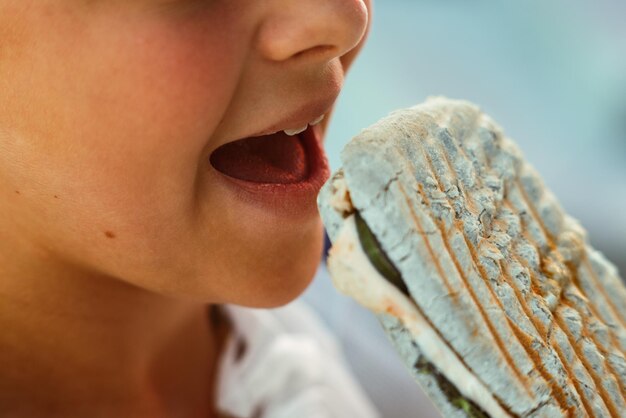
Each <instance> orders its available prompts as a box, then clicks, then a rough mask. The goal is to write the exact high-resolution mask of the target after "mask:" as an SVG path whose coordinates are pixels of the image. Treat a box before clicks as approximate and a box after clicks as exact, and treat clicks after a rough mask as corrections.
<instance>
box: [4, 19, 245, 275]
mask: <svg viewBox="0 0 626 418" xmlns="http://www.w3.org/2000/svg"><path fill="white" fill-rule="evenodd" d="M59 19H61V18H59ZM76 22H80V20H71V19H68V20H67V21H58V22H56V24H55V25H54V27H55V28H58V30H51V31H48V27H49V26H50V25H49V24H46V23H49V22H48V21H46V20H45V19H44V18H42V20H41V21H37V19H36V18H33V21H32V22H31V24H32V26H31V27H32V28H40V29H32V31H33V33H31V34H30V37H31V38H32V39H34V40H37V42H36V43H33V44H31V45H28V48H29V49H28V51H30V52H29V54H28V56H26V55H24V56H22V57H21V59H22V60H23V61H22V64H23V68H21V69H22V70H27V71H22V72H21V74H18V72H19V71H16V74H14V80H15V83H14V91H13V93H14V94H13V96H14V97H15V99H14V100H13V102H10V103H9V105H10V106H11V107H10V108H12V109H15V114H17V115H18V116H19V118H15V119H14V120H11V121H2V122H3V123H2V126H5V127H6V129H7V131H10V135H11V136H12V137H13V138H14V139H15V140H14V141H13V143H12V144H9V145H8V148H9V150H8V151H7V153H4V155H3V156H2V157H0V158H1V159H3V160H5V159H6V162H7V164H4V161H3V167H10V166H11V167H12V168H10V169H9V170H7V171H8V172H7V173H3V176H4V177H5V178H7V179H10V184H11V186H12V187H11V188H15V189H16V190H21V191H22V194H21V195H20V197H22V199H21V201H19V202H20V203H16V205H15V206H14V207H15V210H16V211H17V210H19V208H20V207H21V209H23V210H24V211H23V212H22V213H21V215H20V216H21V217H23V218H25V217H28V218H29V219H28V221H29V223H30V224H32V228H31V229H33V230H40V231H44V232H42V233H41V234H43V235H45V237H42V239H45V240H46V241H47V244H49V245H50V246H54V247H55V248H58V251H64V252H66V253H71V254H73V256H75V257H82V258H85V259H88V260H89V262H90V263H92V264H100V265H102V266H103V267H106V268H113V267H112V266H111V265H110V263H111V260H115V264H116V265H115V266H114V268H115V270H116V271H115V273H116V274H120V275H122V276H123V275H124V274H125V272H132V271H133V270H135V269H139V268H140V267H138V266H146V274H148V273H153V272H155V271H157V270H158V269H159V268H161V267H162V266H163V265H170V266H171V265H173V264H175V262H174V261H176V260H174V258H175V257H177V256H178V254H176V250H172V242H183V243H184V242H185V239H187V238H188V236H189V235H191V233H190V229H191V228H192V226H193V225H190V224H191V222H192V221H193V218H192V217H191V216H190V214H191V212H192V211H193V209H194V207H195V202H194V199H195V198H196V196H195V194H194V184H195V180H196V177H197V175H198V170H199V167H200V166H201V165H202V164H204V161H201V160H200V158H201V157H202V155H203V149H204V148H205V147H206V146H207V144H208V142H209V138H210V134H211V132H212V131H213V129H214V128H215V126H216V125H217V123H218V121H219V120H220V118H221V116H222V113H223V112H224V111H225V109H226V108H227V106H228V102H229V97H230V96H231V95H232V92H233V89H234V88H235V86H236V79H237V75H238V72H239V66H240V65H241V62H242V61H243V54H244V52H245V48H244V46H243V45H241V41H238V42H239V43H236V42H235V41H234V40H233V39H231V38H229V37H228V34H229V33H232V31H235V33H236V29H237V28H233V27H231V28H225V27H224V26H225V25H226V22H222V23H220V22H221V21H220V20H218V21H217V22H213V23H212V24H211V22H206V19H205V21H203V22H200V20H198V21H194V22H189V24H186V25H182V26H181V25H175V24H173V23H172V22H165V21H159V22H156V21H154V22H147V21H129V22H126V23H125V24H119V23H116V22H115V21H113V19H107V18H105V17H103V18H102V20H94V21H92V22H90V24H89V25H88V26H87V25H85V26H80V23H76ZM59 57H63V59H59ZM4 122H6V123H4ZM10 155H12V158H11V157H10ZM9 160H13V161H9ZM7 193H13V190H8V191H7ZM20 205H21V206H20ZM68 214H71V218H70V217H68ZM183 247H184V246H183ZM187 250H188V248H182V249H181V251H187ZM129 254H132V255H133V256H132V258H131V257H129ZM178 261H180V260H178ZM107 263H108V264H109V265H107V266H105V264H107ZM148 270H150V271H148Z"/></svg>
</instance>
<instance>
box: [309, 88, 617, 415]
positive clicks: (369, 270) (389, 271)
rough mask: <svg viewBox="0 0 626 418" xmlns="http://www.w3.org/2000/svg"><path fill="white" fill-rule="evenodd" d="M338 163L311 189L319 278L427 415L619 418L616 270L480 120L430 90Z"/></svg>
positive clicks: (364, 136)
mask: <svg viewBox="0 0 626 418" xmlns="http://www.w3.org/2000/svg"><path fill="white" fill-rule="evenodd" d="M341 161H342V167H341V168H340V169H339V170H338V171H336V172H335V173H334V174H333V175H332V176H331V177H330V179H329V180H328V181H327V183H326V184H325V185H324V187H323V188H322V190H321V191H320V194H319V196H318V207H319V209H320V213H321V216H322V219H323V221H324V225H325V227H326V230H327V232H328V234H329V237H330V239H331V242H332V247H331V249H330V250H329V256H328V260H327V262H328V269H329V272H330V275H331V277H332V280H333V283H334V285H335V287H336V288H337V289H338V290H339V291H340V292H342V293H345V294H347V295H349V296H350V297H352V298H354V299H355V300H356V301H357V302H359V303H360V304H362V305H363V306H364V307H366V308H367V309H369V310H371V311H372V312H373V313H374V314H375V315H376V316H377V318H378V320H379V321H380V323H381V325H382V327H383V329H384V330H385V332H386V334H387V335H388V337H389V339H390V341H391V342H392V344H393V345H394V347H395V348H396V350H397V352H398V353H399V355H400V357H401V358H402V360H403V362H404V364H405V365H406V366H407V368H408V370H409V372H410V373H411V374H412V376H413V377H414V379H415V380H416V381H417V382H418V383H419V384H420V385H421V386H422V388H423V390H424V391H425V392H426V393H427V394H428V395H429V397H430V398H431V400H432V401H433V403H434V404H435V406H436V407H437V408H438V409H439V410H440V412H441V413H442V415H443V416H446V417H481V418H482V417H586V416H591V417H609V416H613V417H626V400H625V398H626V360H625V353H626V288H625V287H624V284H623V281H622V279H621V278H620V277H619V276H618V272H617V269H616V268H615V267H614V266H613V265H612V264H611V263H610V262H609V261H608V260H607V259H605V258H604V257H603V255H602V254H600V253H599V252H598V251H596V250H594V249H593V248H592V247H591V245H590V244H589V242H588V240H587V237H586V233H585V231H584V229H583V228H582V227H581V226H580V224H579V223H578V222H577V221H576V220H575V219H573V218H572V217H570V216H568V215H567V214H566V213H565V212H564V211H563V209H562V208H561V206H560V205H559V203H558V201H557V200H556V198H555V196H554V195H553V194H552V193H551V192H550V191H549V190H548V189H547V188H546V186H545V185H544V184H543V182H542V180H541V178H540V176H539V175H538V174H537V172H536V171H535V170H534V169H533V168H532V167H531V166H530V165H529V164H528V163H527V162H526V161H525V160H524V158H523V156H522V154H521V152H520V151H519V149H518V147H517V146H516V145H515V144H514V143H513V141H511V140H510V139H509V138H507V137H505V136H504V134H503V132H502V130H501V129H500V127H499V126H498V125H496V123H495V122H494V121H492V120H491V119H490V118H489V116H487V115H485V114H484V113H482V112H481V111H480V109H479V108H478V107H477V106H475V105H473V104H471V103H468V102H466V101H457V100H449V99H446V98H440V97H437V98H430V99H428V100H427V101H426V102H425V103H423V104H421V105H417V106H414V107H412V108H409V109H403V110H399V111H396V112H393V113H392V114H390V115H389V116H387V117H386V118H384V119H382V120H380V121H379V122H377V123H376V124H374V125H373V126H371V127H369V128H367V129H365V130H363V131H362V132H361V133H360V134H359V135H357V136H356V137H355V138H354V139H352V140H351V141H350V142H349V143H348V144H347V145H346V147H345V148H344V150H343V151H342V154H341ZM416 416H419V414H418V411H416Z"/></svg>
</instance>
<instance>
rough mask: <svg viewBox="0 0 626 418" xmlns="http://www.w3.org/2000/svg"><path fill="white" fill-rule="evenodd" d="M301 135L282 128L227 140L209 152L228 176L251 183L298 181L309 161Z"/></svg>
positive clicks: (302, 177)
mask: <svg viewBox="0 0 626 418" xmlns="http://www.w3.org/2000/svg"><path fill="white" fill-rule="evenodd" d="M308 129H310V127H309V128H308ZM302 137H303V135H302V134H298V135H293V136H289V135H287V134H286V133H285V132H284V131H280V132H276V133H274V134H271V135H264V136H257V137H252V138H244V139H240V140H237V141H233V142H229V143H227V144H224V145H222V146H220V147H219V148H217V149H216V150H215V151H213V153H212V154H211V157H210V161H211V164H212V165H213V167H214V168H215V169H216V170H217V171H219V172H221V173H222V174H225V175H227V176H230V177H233V178H235V179H238V180H243V181H247V182H252V183H273V184H289V183H299V182H302V181H304V180H306V178H307V177H308V175H309V172H310V168H311V167H310V166H311V164H310V163H311V162H310V161H309V158H308V157H309V156H308V155H307V147H306V144H305V143H304V140H303V138H302Z"/></svg>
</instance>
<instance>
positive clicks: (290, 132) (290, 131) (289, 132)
mask: <svg viewBox="0 0 626 418" xmlns="http://www.w3.org/2000/svg"><path fill="white" fill-rule="evenodd" d="M322 120H324V115H322V116H320V117H318V118H316V119H314V120H313V121H311V122H309V123H308V124H306V125H304V126H303V127H301V128H296V129H285V130H284V132H285V133H286V134H287V135H289V136H294V135H298V134H299V133H302V132H304V131H306V129H307V128H308V127H309V126H314V125H317V124H318V123H320V122H321V121H322Z"/></svg>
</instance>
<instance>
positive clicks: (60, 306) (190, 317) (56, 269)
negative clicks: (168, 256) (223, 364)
mask: <svg viewBox="0 0 626 418" xmlns="http://www.w3.org/2000/svg"><path fill="white" fill-rule="evenodd" d="M24 260H28V262H27V263H19V258H17V257H14V254H11V253H9V252H8V251H7V252H4V253H0V329H2V332H1V333H0V363H1V364H2V365H3V366H2V373H1V374H0V394H1V395H0V405H10V404H11V403H13V404H14V406H15V407H17V408H19V407H22V406H26V405H28V407H29V408H37V406H36V405H37V404H40V406H41V407H42V408H44V407H45V408H49V407H51V406H52V405H54V407H55V408H57V409H58V408H61V409H63V408H65V407H66V406H72V405H73V406H79V405H81V404H82V405H83V406H87V408H92V410H93V408H98V410H101V409H100V408H101V407H105V406H106V407H108V408H110V409H111V412H112V413H113V410H115V409H116V408H117V412H120V411H122V410H123V409H125V410H126V411H127V412H128V411H130V410H134V411H138V410H142V411H143V412H145V413H147V414H148V416H160V415H161V414H163V415H165V416H168V415H173V414H169V413H168V411H169V412H172V411H173V410H177V411H179V412H180V411H181V409H180V408H182V405H186V406H188V407H189V408H190V409H193V412H192V411H188V412H186V413H185V414H184V415H185V416H194V415H195V413H199V412H197V411H203V412H204V413H205V416H206V411H207V410H209V409H210V408H211V406H210V405H208V402H209V400H210V394H209V390H210V389H211V386H210V380H211V376H213V372H214V370H213V369H214V367H213V366H214V363H215V359H216V357H217V353H216V351H217V350H216V339H215V336H214V332H215V330H214V329H213V325H212V324H211V321H209V317H208V315H207V313H208V307H207V305H206V304H201V303H198V302H189V301H181V300H176V299H173V298H168V297H165V296H161V295H157V294H155V293H151V292H149V291H146V290H143V289H139V288H137V287H134V286H132V285H129V284H127V283H124V282H122V281H120V280H117V279H114V278H111V277H105V276H102V275H97V274H93V273H88V272H86V271H81V270H80V269H77V268H70V267H68V265H63V264H61V263H57V262H55V261H53V259H52V258H51V257H49V256H46V255H45V254H33V253H31V254H29V256H28V257H24ZM7 366H8V367H7ZM24 396H27V398H25V397H24ZM3 397H4V398H5V399H2V398H3ZM26 401H28V403H24V404H22V405H20V404H21V403H22V402H26ZM98 403H101V404H102V405H100V406H96V405H97V404H98ZM0 412H2V408H0ZM117 415H119V414H117ZM142 415H143V414H142ZM67 416H70V415H69V414H68V415H67ZM111 416H113V415H111ZM119 416H121V415H119Z"/></svg>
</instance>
